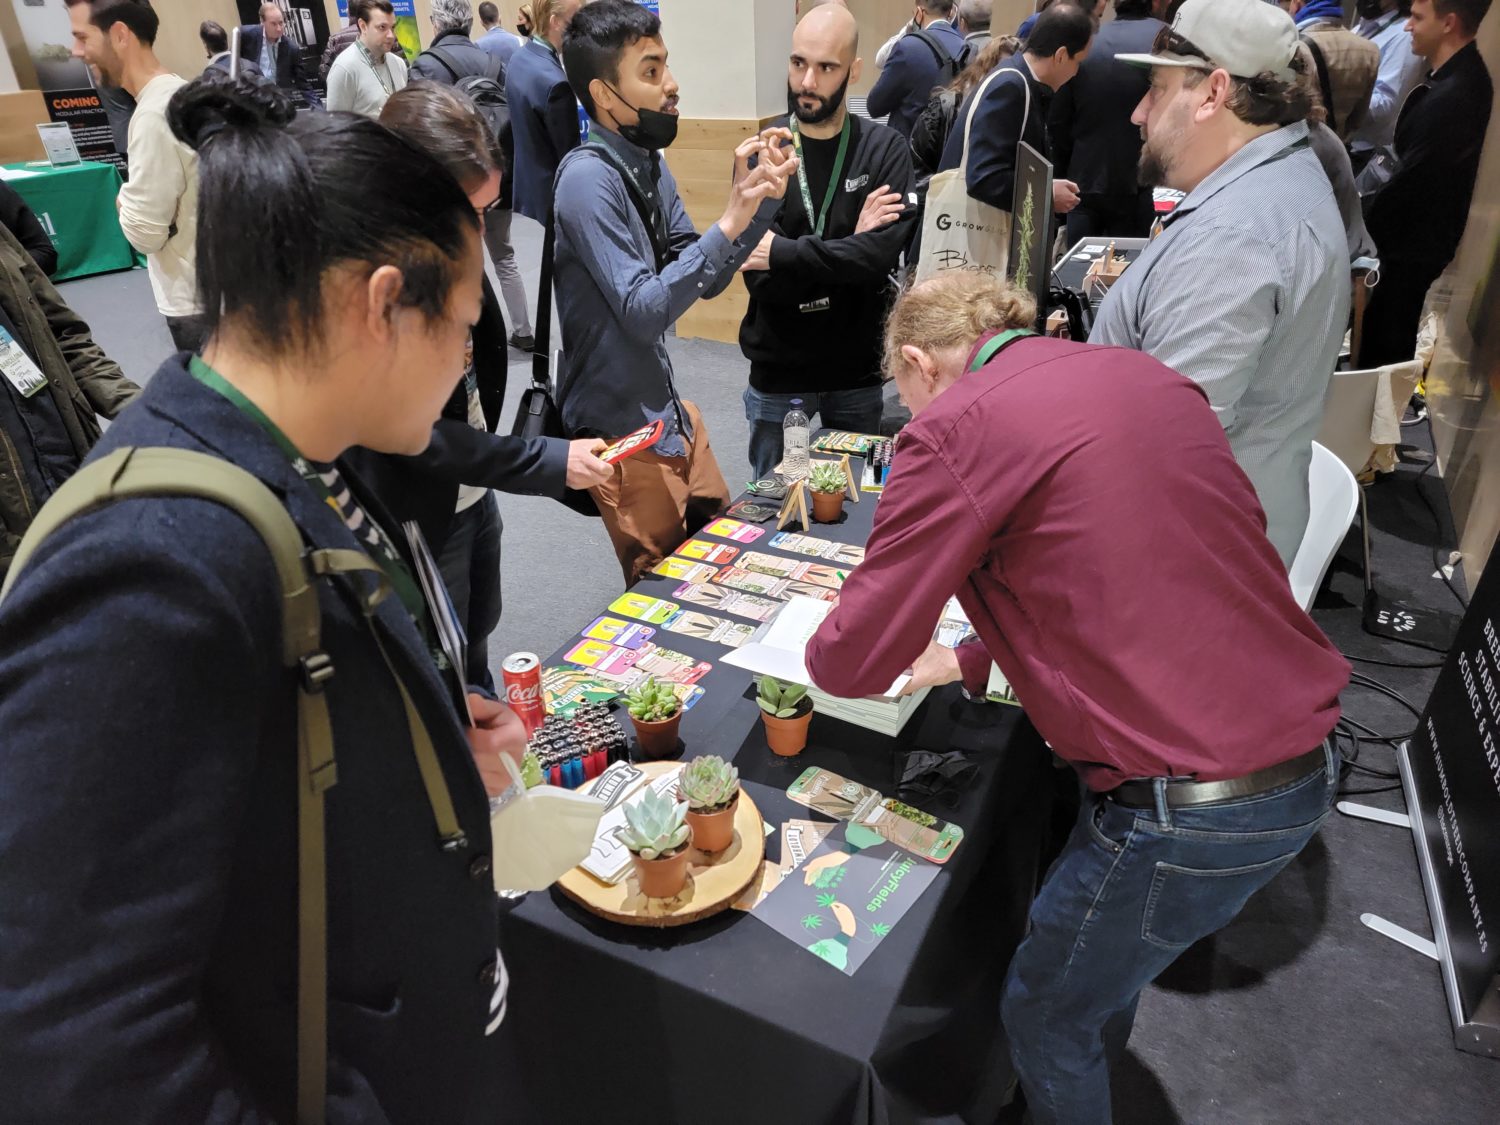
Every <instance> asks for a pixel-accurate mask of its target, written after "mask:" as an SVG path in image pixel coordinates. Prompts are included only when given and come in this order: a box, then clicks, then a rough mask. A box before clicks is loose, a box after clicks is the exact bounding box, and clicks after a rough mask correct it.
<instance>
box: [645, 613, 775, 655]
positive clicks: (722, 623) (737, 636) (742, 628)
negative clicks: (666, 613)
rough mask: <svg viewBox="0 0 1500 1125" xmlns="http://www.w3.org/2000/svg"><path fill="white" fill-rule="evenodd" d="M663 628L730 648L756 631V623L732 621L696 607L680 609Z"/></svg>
mask: <svg viewBox="0 0 1500 1125" xmlns="http://www.w3.org/2000/svg"><path fill="white" fill-rule="evenodd" d="M662 628H663V629H665V630H666V631H667V632H669V633H681V634H682V635H683V636H686V637H696V638H698V640H700V641H713V642H714V643H715V644H721V645H728V646H729V647H730V648H739V647H740V645H742V644H744V643H745V642H746V641H748V640H749V639H750V637H751V636H752V635H753V634H754V633H755V626H754V625H747V624H746V623H745V622H743V621H731V620H729V618H727V617H715V616H713V615H712V614H709V613H700V612H699V611H698V610H696V609H684V610H682V611H680V612H679V613H678V614H677V616H676V617H674V618H672V620H670V621H668V622H667V623H666V624H665V625H663V626H662Z"/></svg>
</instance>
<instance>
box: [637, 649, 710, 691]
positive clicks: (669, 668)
mask: <svg viewBox="0 0 1500 1125" xmlns="http://www.w3.org/2000/svg"><path fill="white" fill-rule="evenodd" d="M640 651H641V658H640V659H639V660H637V661H636V662H635V667H636V670H637V671H640V672H643V673H645V674H646V675H648V676H655V677H656V678H657V679H658V680H666V681H667V682H668V683H671V684H696V683H697V682H698V681H699V680H701V679H702V678H703V677H704V676H706V675H708V674H709V673H710V672H711V671H713V667H714V666H713V665H712V664H710V663H709V662H708V661H706V660H695V659H693V658H692V657H691V656H688V655H686V654H685V653H681V652H674V651H673V650H672V649H669V648H661V647H659V646H657V645H647V646H646V647H645V648H643V649H641V650H640Z"/></svg>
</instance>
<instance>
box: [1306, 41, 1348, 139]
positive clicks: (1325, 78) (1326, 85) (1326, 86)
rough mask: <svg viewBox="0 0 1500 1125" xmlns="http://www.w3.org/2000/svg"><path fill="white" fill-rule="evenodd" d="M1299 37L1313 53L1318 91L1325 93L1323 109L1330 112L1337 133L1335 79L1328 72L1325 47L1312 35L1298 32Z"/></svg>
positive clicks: (1330, 123)
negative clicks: (1319, 44) (1334, 95)
mask: <svg viewBox="0 0 1500 1125" xmlns="http://www.w3.org/2000/svg"><path fill="white" fill-rule="evenodd" d="M1297 38H1298V39H1299V40H1301V41H1302V43H1303V45H1304V46H1306V47H1307V51H1308V53H1309V54H1310V55H1312V60H1313V67H1314V68H1315V69H1316V70H1317V72H1318V92H1319V93H1320V94H1322V95H1323V109H1324V110H1325V111H1326V112H1327V113H1328V127H1329V128H1330V129H1332V130H1333V131H1334V132H1335V133H1337V132H1338V131H1339V119H1338V114H1336V113H1334V112H1333V79H1332V78H1331V77H1330V76H1329V74H1328V60H1327V59H1325V58H1324V57H1323V49H1322V48H1321V47H1319V46H1318V45H1317V43H1316V42H1314V41H1313V37H1312V36H1311V35H1305V34H1302V33H1298V35H1297Z"/></svg>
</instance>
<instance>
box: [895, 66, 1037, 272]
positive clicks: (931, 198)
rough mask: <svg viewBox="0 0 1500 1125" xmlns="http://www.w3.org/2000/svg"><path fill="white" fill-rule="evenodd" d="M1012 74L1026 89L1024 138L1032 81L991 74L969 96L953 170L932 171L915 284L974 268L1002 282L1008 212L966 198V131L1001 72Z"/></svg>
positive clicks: (1007, 247)
mask: <svg viewBox="0 0 1500 1125" xmlns="http://www.w3.org/2000/svg"><path fill="white" fill-rule="evenodd" d="M1007 73H1009V74H1014V75H1015V76H1016V77H1017V78H1019V79H1020V80H1021V86H1022V88H1023V89H1024V90H1025V91H1026V109H1025V111H1024V112H1023V114H1022V116H1021V132H1020V133H1019V134H1018V135H1017V136H1018V139H1019V137H1024V136H1025V135H1026V121H1027V118H1029V117H1030V116H1031V83H1029V82H1027V81H1026V76H1025V75H1024V74H1021V73H1020V72H1019V71H1001V70H996V71H993V72H992V73H991V74H990V76H989V77H988V78H986V79H985V80H984V81H983V82H982V83H981V84H980V86H979V89H978V90H976V91H975V92H974V97H973V98H972V99H970V102H969V112H968V115H967V116H966V117H965V118H964V143H963V148H962V149H961V150H960V151H959V159H958V167H957V168H950V169H949V170H948V171H946V172H937V173H934V175H933V177H932V179H931V180H929V181H928V186H927V210H926V212H925V213H924V215H923V217H922V252H921V256H920V257H919V258H918V260H917V281H919V282H922V281H926V280H927V279H928V278H929V277H936V276H937V275H938V274H941V273H945V272H947V271H948V270H978V271H981V272H983V273H988V274H993V275H994V276H996V277H998V278H1001V279H1002V280H1003V279H1004V278H1005V270H1006V267H1007V266H1008V265H1009V264H1010V218H1011V217H1010V212H1009V211H1002V210H1001V209H1000V208H999V207H991V206H990V205H989V204H988V203H981V202H979V200H977V199H974V198H973V197H972V196H970V195H969V186H968V183H967V173H968V166H969V129H970V127H971V126H972V125H973V124H974V111H975V110H976V109H978V108H979V103H980V101H981V100H982V99H983V98H984V95H985V92H986V91H987V90H988V89H989V86H990V83H991V82H993V81H994V80H995V79H996V78H999V77H1000V76H1001V75H1002V74H1007Z"/></svg>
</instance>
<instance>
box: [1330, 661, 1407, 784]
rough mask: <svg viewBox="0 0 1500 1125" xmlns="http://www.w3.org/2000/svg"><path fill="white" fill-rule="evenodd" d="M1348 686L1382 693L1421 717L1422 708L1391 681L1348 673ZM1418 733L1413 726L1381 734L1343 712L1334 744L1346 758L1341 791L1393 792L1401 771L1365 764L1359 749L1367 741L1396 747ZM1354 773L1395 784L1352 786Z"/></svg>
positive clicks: (1342, 769) (1341, 756)
mask: <svg viewBox="0 0 1500 1125" xmlns="http://www.w3.org/2000/svg"><path fill="white" fill-rule="evenodd" d="M1349 686H1350V687H1358V688H1364V689H1366V690H1369V691H1375V692H1379V693H1380V694H1381V695H1384V696H1387V697H1389V698H1390V699H1393V700H1395V701H1396V702H1397V703H1399V704H1401V706H1403V707H1405V708H1406V709H1407V710H1408V711H1410V712H1411V713H1412V714H1413V715H1415V716H1416V717H1417V718H1418V719H1420V718H1421V717H1422V712H1421V711H1420V710H1419V709H1418V708H1417V707H1416V706H1415V705H1414V704H1413V703H1412V702H1411V700H1409V699H1407V698H1406V696H1404V695H1402V694H1401V693H1400V692H1399V691H1397V690H1396V689H1395V688H1393V687H1391V686H1390V685H1389V684H1386V683H1382V682H1381V681H1379V680H1377V679H1374V678H1373V677H1371V676H1366V675H1364V674H1363V673H1360V672H1355V673H1353V674H1352V675H1351V676H1350V677H1349ZM1416 733H1417V731H1416V728H1413V729H1411V730H1409V731H1403V732H1402V733H1400V734H1382V733H1381V732H1380V731H1377V730H1375V729H1374V728H1373V727H1370V726H1367V725H1366V724H1365V723H1362V722H1360V721H1359V720H1358V719H1355V718H1353V717H1351V716H1349V715H1344V716H1343V717H1342V718H1340V719H1339V721H1338V723H1337V724H1335V726H1334V728H1333V741H1334V746H1335V747H1337V749H1338V751H1339V757H1340V758H1341V759H1342V760H1343V765H1342V768H1341V770H1340V778H1339V795H1340V796H1345V797H1349V796H1366V795H1369V794H1373V793H1390V792H1394V791H1395V790H1397V789H1400V788H1401V783H1400V776H1401V775H1400V774H1399V773H1397V772H1395V771H1393V770H1384V769H1379V768H1377V767H1375V766H1371V765H1366V764H1365V763H1364V762H1361V761H1360V760H1359V757H1360V753H1361V751H1362V750H1363V749H1364V747H1365V745H1366V744H1369V745H1381V746H1386V747H1390V748H1394V747H1395V746H1396V745H1397V744H1398V743H1401V742H1405V741H1406V740H1407V739H1409V738H1411V737H1412V736H1414V735H1415V734H1416ZM1341 740H1342V741H1344V742H1347V743H1348V746H1347V749H1346V748H1345V746H1344V745H1342V744H1341ZM1354 773H1359V774H1362V775H1364V776H1366V777H1369V778H1371V779H1375V780H1381V781H1394V782H1395V783H1396V784H1394V785H1381V786H1373V787H1370V788H1351V787H1350V786H1349V784H1348V783H1349V780H1350V775H1351V774H1354Z"/></svg>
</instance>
